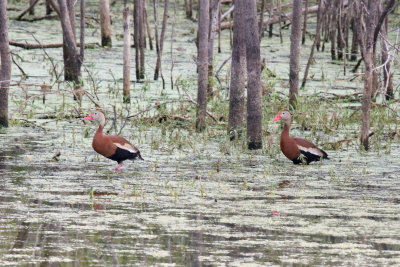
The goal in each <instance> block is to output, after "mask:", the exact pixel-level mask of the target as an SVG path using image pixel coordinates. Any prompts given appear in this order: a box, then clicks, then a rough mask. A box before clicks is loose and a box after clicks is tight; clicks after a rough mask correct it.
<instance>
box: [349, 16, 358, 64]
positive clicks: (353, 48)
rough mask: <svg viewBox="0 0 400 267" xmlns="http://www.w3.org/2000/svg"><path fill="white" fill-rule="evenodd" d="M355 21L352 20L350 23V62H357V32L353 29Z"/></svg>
mask: <svg viewBox="0 0 400 267" xmlns="http://www.w3.org/2000/svg"><path fill="white" fill-rule="evenodd" d="M355 20H356V19H355V18H353V19H352V21H351V30H352V32H353V36H352V39H351V56H350V61H357V53H358V37H357V31H356V30H355V29H354V27H355V23H356V21H355Z"/></svg>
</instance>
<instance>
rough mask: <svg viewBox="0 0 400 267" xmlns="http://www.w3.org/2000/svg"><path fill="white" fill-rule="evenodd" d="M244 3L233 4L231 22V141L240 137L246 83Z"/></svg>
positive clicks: (229, 130)
mask: <svg viewBox="0 0 400 267" xmlns="http://www.w3.org/2000/svg"><path fill="white" fill-rule="evenodd" d="M243 4H244V2H243V0H237V1H236V2H235V11H234V12H235V17H234V20H233V48H232V69H231V83H230V91H229V119H228V134H229V136H230V138H231V140H233V139H235V137H236V136H238V137H240V136H241V134H242V129H243V115H244V89H245V82H246V73H245V70H246V21H245V17H244V14H243V13H244V11H245V10H244V6H243Z"/></svg>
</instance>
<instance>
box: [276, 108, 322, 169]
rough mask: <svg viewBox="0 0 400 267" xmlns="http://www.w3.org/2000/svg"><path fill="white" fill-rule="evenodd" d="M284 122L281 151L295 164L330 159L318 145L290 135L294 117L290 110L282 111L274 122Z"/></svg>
mask: <svg viewBox="0 0 400 267" xmlns="http://www.w3.org/2000/svg"><path fill="white" fill-rule="evenodd" d="M279 120H283V122H284V127H283V131H282V134H281V143H280V145H281V151H282V153H283V154H284V155H285V156H286V157H287V158H288V159H290V160H291V161H293V163H294V164H301V163H305V164H307V165H308V164H310V162H313V161H320V160H321V159H329V158H328V154H327V153H326V152H325V151H323V150H322V149H320V148H318V147H317V146H316V145H314V144H313V143H311V142H310V141H307V140H305V139H302V138H293V137H290V135H289V129H290V124H291V123H292V115H291V114H290V112H289V111H288V110H281V111H280V112H279V113H278V114H277V115H276V116H275V118H274V121H279Z"/></svg>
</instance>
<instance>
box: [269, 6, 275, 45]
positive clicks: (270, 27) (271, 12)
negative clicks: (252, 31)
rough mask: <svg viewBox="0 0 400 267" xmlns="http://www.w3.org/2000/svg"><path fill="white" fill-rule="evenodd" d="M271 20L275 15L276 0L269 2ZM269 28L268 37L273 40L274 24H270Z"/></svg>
mask: <svg viewBox="0 0 400 267" xmlns="http://www.w3.org/2000/svg"><path fill="white" fill-rule="evenodd" d="M269 5H270V6H269V19H271V18H272V16H273V15H274V0H270V1H269ZM268 26H269V27H268V28H269V29H268V37H269V38H272V30H273V28H274V24H273V23H270V24H269V25H268Z"/></svg>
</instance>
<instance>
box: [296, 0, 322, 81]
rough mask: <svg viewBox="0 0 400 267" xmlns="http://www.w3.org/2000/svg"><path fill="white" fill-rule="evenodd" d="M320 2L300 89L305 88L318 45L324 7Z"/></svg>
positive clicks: (320, 1) (320, 0)
mask: <svg viewBox="0 0 400 267" xmlns="http://www.w3.org/2000/svg"><path fill="white" fill-rule="evenodd" d="M322 2H323V0H319V2H318V13H317V29H316V32H315V38H314V42H313V45H312V47H311V53H310V57H309V58H308V62H307V66H306V69H305V70H304V77H303V82H302V83H301V88H304V86H306V82H307V77H308V71H309V69H310V66H311V62H312V60H313V57H314V51H315V46H316V45H317V43H318V36H319V35H320V32H321V18H322V17H323V16H324V13H325V6H323V5H322Z"/></svg>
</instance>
